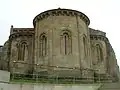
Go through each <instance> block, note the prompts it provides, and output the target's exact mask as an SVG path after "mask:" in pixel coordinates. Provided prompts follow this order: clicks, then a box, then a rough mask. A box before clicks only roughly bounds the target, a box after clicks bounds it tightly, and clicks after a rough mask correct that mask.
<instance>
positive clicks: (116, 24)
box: [0, 0, 120, 66]
mask: <svg viewBox="0 0 120 90" xmlns="http://www.w3.org/2000/svg"><path fill="white" fill-rule="evenodd" d="M58 7H60V8H67V9H75V10H78V11H81V12H83V13H85V14H86V15H87V16H88V17H89V19H90V26H89V27H91V28H94V29H98V30H102V31H104V32H106V33H107V37H108V38H109V40H110V43H111V44H112V46H113V49H114V51H115V53H116V57H117V60H118V64H119V66H120V41H119V40H120V0H0V45H3V44H4V42H5V41H6V40H7V39H8V37H9V34H10V26H11V25H13V26H14V27H16V28H25V27H26V28H30V27H33V18H34V17H35V16H36V15H37V14H39V13H41V12H43V11H45V10H49V9H55V8H58Z"/></svg>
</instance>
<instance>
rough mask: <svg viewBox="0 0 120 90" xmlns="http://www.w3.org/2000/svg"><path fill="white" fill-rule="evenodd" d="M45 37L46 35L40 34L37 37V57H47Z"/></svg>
mask: <svg viewBox="0 0 120 90" xmlns="http://www.w3.org/2000/svg"><path fill="white" fill-rule="evenodd" d="M47 39H48V38H47V35H46V33H41V34H40V36H39V56H46V55H47Z"/></svg>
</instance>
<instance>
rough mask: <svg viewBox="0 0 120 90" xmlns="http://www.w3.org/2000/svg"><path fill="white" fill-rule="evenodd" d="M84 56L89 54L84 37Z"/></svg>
mask: <svg viewBox="0 0 120 90" xmlns="http://www.w3.org/2000/svg"><path fill="white" fill-rule="evenodd" d="M83 49H84V58H86V56H87V48H86V39H85V37H83Z"/></svg>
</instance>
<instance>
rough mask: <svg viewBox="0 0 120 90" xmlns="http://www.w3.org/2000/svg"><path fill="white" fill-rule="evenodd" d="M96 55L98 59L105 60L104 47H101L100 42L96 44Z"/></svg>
mask: <svg viewBox="0 0 120 90" xmlns="http://www.w3.org/2000/svg"><path fill="white" fill-rule="evenodd" d="M96 54H97V55H96V57H97V61H102V60H103V53H102V48H101V47H100V45H99V44H97V45H96Z"/></svg>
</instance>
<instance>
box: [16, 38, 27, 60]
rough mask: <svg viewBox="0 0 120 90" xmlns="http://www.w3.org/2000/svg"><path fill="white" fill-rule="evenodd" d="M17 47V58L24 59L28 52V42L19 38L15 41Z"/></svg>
mask: <svg viewBox="0 0 120 90" xmlns="http://www.w3.org/2000/svg"><path fill="white" fill-rule="evenodd" d="M17 48H18V60H19V61H25V57H26V54H28V42H27V41H26V40H21V41H20V42H18V43H17Z"/></svg>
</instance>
